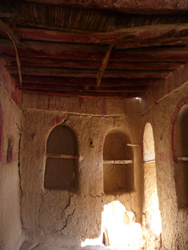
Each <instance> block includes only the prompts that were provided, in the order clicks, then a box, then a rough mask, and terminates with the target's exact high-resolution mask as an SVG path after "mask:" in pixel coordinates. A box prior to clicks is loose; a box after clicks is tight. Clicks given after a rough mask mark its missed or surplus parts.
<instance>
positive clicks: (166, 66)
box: [1, 56, 184, 70]
mask: <svg viewBox="0 0 188 250" xmlns="http://www.w3.org/2000/svg"><path fill="white" fill-rule="evenodd" d="M1 58H3V59H4V61H5V65H6V66H16V60H15V57H13V56H1ZM125 60H126V58H125ZM20 62H21V65H22V66H23V67H25V66H32V67H51V68H58V67H61V68H63V67H64V68H78V69H98V68H99V67H100V65H101V62H100V61H81V60H58V59H48V58H31V57H20ZM182 64H184V63H176V62H172V63H171V62H146V63H143V62H141V63H140V62H136V63H134V62H126V61H125V62H120V63H119V62H109V63H108V65H107V67H106V69H124V70H161V69H163V70H175V69H177V68H178V67H180V66H181V65H182Z"/></svg>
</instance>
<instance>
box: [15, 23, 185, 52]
mask: <svg viewBox="0 0 188 250" xmlns="http://www.w3.org/2000/svg"><path fill="white" fill-rule="evenodd" d="M16 31H17V35H18V36H19V37H20V39H24V40H38V41H47V42H49V41H51V42H63V43H83V44H110V43H112V42H113V41H115V40H119V41H118V43H117V44H116V45H115V47H116V48H137V47H141V46H144V47H150V46H156V45H168V44H169V45H171V44H174V45H178V44H187V39H188V24H186V23H182V24H181V23H180V24H157V25H148V26H140V27H134V28H126V29H119V30H114V31H110V32H89V31H71V32H70V31H69V32H66V31H56V30H45V29H30V28H16ZM181 41H182V43H180V42H181Z"/></svg>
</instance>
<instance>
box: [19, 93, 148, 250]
mask: <svg viewBox="0 0 188 250" xmlns="http://www.w3.org/2000/svg"><path fill="white" fill-rule="evenodd" d="M139 106H140V103H139V100H132V101H128V100H127V101H125V100H120V99H119V100H118V99H117V100H116V99H115V100H110V99H109V100H102V99H82V98H66V97H55V96H54V97H53V96H51V97H47V96H40V95H38V96H37V95H29V94H24V95H23V104H22V109H23V126H22V142H21V192H22V199H21V218H22V222H23V228H24V232H25V233H26V236H27V238H28V240H26V241H25V242H24V243H23V246H22V248H21V249H30V248H32V247H36V249H54V246H56V249H58V247H59V248H60V247H61V249H76V248H75V247H76V246H80V243H81V241H84V240H85V239H87V238H96V237H98V236H99V235H100V233H101V212H102V210H103V206H104V205H105V204H108V203H110V202H111V201H114V200H118V201H120V202H121V203H122V204H123V205H124V206H125V208H126V209H127V210H128V211H132V212H134V214H135V218H136V222H141V218H142V211H141V210H142V198H143V196H142V193H143V170H142V155H141V147H139V146H138V147H133V151H134V187H135V189H134V190H133V191H132V192H123V193H121V194H115V195H110V194H105V193H104V190H103V146H104V141H105V137H106V135H107V134H108V133H109V132H111V131H112V130H117V131H121V132H123V133H125V134H126V135H128V136H129V138H130V141H131V143H133V144H138V143H139V137H140V135H139V133H138V131H139V128H138V126H139V123H138V120H137V119H138V114H139V112H140V111H139ZM58 124H64V125H66V126H68V127H70V128H71V129H72V130H73V131H74V133H75V134H76V137H77V142H78V154H79V161H78V190H77V191H75V192H72V191H68V190H50V189H45V188H44V173H45V163H46V145H47V138H48V136H49V133H50V132H51V130H52V129H53V128H54V127H55V126H56V125H58ZM112 147H113V145H112ZM50 247H51V248H50Z"/></svg>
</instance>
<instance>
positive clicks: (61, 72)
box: [7, 67, 171, 79]
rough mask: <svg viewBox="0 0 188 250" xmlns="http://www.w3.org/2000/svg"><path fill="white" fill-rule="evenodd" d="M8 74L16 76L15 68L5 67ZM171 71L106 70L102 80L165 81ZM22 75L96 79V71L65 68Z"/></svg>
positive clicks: (34, 70)
mask: <svg viewBox="0 0 188 250" xmlns="http://www.w3.org/2000/svg"><path fill="white" fill-rule="evenodd" d="M7 71H8V72H9V73H10V74H16V72H17V69H16V67H7ZM170 72H171V71H162V70H161V71H150V70H148V71H147V70H145V71H144V70H142V71H137V70H130V71H128V70H127V71H125V70H106V71H105V72H104V74H103V78H132V79H136V78H157V79H165V78H167V77H168V75H169V73H170ZM22 75H30V76H31V75H35V76H54V77H55V76H58V77H81V78H85V77H86V78H96V76H97V70H83V69H79V70H78V69H65V68H53V69H52V68H39V67H22Z"/></svg>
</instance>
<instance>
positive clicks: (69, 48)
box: [0, 39, 106, 61]
mask: <svg viewBox="0 0 188 250" xmlns="http://www.w3.org/2000/svg"><path fill="white" fill-rule="evenodd" d="M0 44H1V46H0V54H6V55H10V56H12V55H15V52H14V50H13V46H12V45H11V43H10V42H9V41H8V40H6V39H0ZM17 48H18V51H19V56H26V57H36V58H56V59H73V60H91V61H101V60H102V59H103V58H104V56H105V52H106V48H105V46H98V45H83V44H66V43H52V42H36V41H27V42H22V43H20V44H18V45H17Z"/></svg>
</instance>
